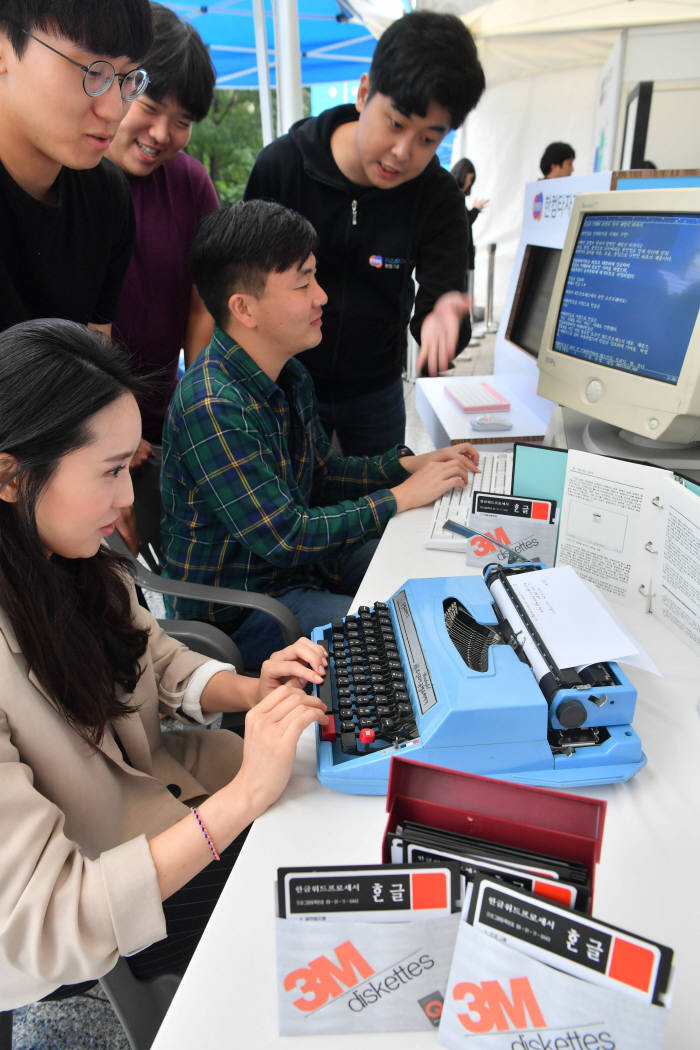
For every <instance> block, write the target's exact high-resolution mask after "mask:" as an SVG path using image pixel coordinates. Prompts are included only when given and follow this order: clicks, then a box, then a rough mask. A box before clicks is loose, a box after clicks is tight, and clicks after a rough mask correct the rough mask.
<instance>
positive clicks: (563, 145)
mask: <svg viewBox="0 0 700 1050" xmlns="http://www.w3.org/2000/svg"><path fill="white" fill-rule="evenodd" d="M575 159H576V152H575V150H574V147H573V146H570V145H569V143H568V142H550V144H549V145H548V146H547V148H546V150H545V151H544V153H543V154H542V156H541V157H540V171H541V172H542V175H543V177H544V178H545V179H561V178H564V176H566V175H573V173H574V160H575Z"/></svg>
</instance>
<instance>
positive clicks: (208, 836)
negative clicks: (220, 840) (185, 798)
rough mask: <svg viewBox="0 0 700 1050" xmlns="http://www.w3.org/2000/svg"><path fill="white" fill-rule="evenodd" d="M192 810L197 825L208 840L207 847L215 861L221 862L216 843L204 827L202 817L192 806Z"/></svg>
mask: <svg viewBox="0 0 700 1050" xmlns="http://www.w3.org/2000/svg"><path fill="white" fill-rule="evenodd" d="M190 809H191V810H192V812H193V813H194V819H195V820H196V821H197V823H198V824H199V826H200V828H201V829H202V834H203V835H204V838H205V839H206V840H207V845H208V846H209V849H210V850H211V851H212V853H213V854H214V860H221V857H220V856H219V854H218V853H217V852H216V846H215V845H214V843H213V842H212V840H211V835H210V834H209V832H208V831H207V829H206V827H205V826H204V823H203V821H202V818H201V817H200V815H199V813H198V812H197V810H196V809H195V808H194V806H190Z"/></svg>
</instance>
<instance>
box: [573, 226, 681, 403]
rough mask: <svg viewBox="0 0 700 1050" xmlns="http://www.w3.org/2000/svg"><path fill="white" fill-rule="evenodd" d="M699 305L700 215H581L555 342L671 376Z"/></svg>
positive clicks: (587, 356)
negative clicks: (582, 217)
mask: <svg viewBox="0 0 700 1050" xmlns="http://www.w3.org/2000/svg"><path fill="white" fill-rule="evenodd" d="M699 309H700V215H626V214H615V215H603V214H597V213H596V214H590V215H586V216H585V217H584V219H583V222H582V224H581V229H580V231H579V236H578V240H577V242H576V247H575V250H574V254H573V258H572V261H571V266H570V269H569V274H568V277H567V280H566V286H565V289H564V295H563V297H562V303H561V308H560V311H559V320H558V323H557V330H556V335H555V340H554V349H555V350H557V351H559V353H562V354H569V355H571V356H572V357H580V358H583V359H584V360H586V361H591V362H594V363H595V364H600V365H606V366H607V367H608V368H617V369H619V370H621V371H623V372H633V373H635V374H637V375H641V376H646V377H648V378H651V379H658V380H661V381H662V382H664V383H676V382H677V381H678V376H679V374H680V371H681V368H682V367H683V361H684V359H685V354H686V350H687V348H688V342H689V340H690V336H691V333H692V331H693V327H694V325H695V322H696V320H697V316H698V310H699Z"/></svg>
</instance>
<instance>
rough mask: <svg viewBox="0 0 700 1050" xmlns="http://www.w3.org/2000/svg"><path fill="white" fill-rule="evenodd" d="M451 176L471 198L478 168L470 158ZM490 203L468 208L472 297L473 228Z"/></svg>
mask: <svg viewBox="0 0 700 1050" xmlns="http://www.w3.org/2000/svg"><path fill="white" fill-rule="evenodd" d="M450 174H451V175H452V178H453V179H454V180H455V182H456V183H457V185H458V186H459V188H460V190H461V191H462V193H463V194H464V196H465V198H466V197H470V196H471V194H472V192H473V190H474V183H475V182H476V168H475V167H474V165H473V164H472V162H471V161H470V160H469V158H468V157H462V159H461V160H458V161H457V163H456V164H455V165H454V166H453V167H452V169H451V172H450ZM488 203H489V202H488V199H485V198H480V199H477V200H474V201H472V206H471V208H467V220H468V222H467V291H468V292H469V294H470V296H472V297H473V287H474V263H475V259H476V249H475V248H474V235H473V233H472V226H473V225H474V223H475V222H476V220H477V219H478V217H479V216H480V215H481V213H482V211H483V210H484V208H485V207H486V206H487V204H488Z"/></svg>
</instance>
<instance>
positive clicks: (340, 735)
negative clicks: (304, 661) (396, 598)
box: [319, 602, 418, 754]
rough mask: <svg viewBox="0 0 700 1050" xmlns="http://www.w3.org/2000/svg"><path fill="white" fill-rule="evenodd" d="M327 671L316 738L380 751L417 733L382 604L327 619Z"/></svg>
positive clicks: (388, 618) (347, 747)
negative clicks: (322, 720) (324, 715)
mask: <svg viewBox="0 0 700 1050" xmlns="http://www.w3.org/2000/svg"><path fill="white" fill-rule="evenodd" d="M327 648H328V654H329V671H328V673H327V674H326V678H325V681H324V683H323V686H322V687H321V688H320V689H319V696H320V698H321V699H322V700H323V701H324V703H325V704H326V706H327V708H328V713H329V714H332V716H333V717H332V719H331V722H330V724H329V725H328V726H327V727H326V728H325V729H324V730H323V731H322V739H325V740H336V739H338V740H339V741H340V746H341V748H342V750H343V751H345V752H349V753H352V754H358V753H362V754H364V753H366V752H368V751H375V750H380V749H381V748H385V747H389V746H391V745H392V744H395V743H397V742H400V741H404V740H411V739H414V738H415V737H417V736H418V729H417V727H416V722H415V718H414V714H413V707H412V705H411V700H410V697H409V694H408V689H407V687H406V679H405V678H404V672H403V668H402V665H401V661H400V659H399V650H398V648H397V645H396V638H395V636H394V628H393V626H392V623H391V616H390V614H389V609H388V606H387V605H386V604H385V603H384V602H376V603H375V605H374V607H373V609H372V610H370V609H369V607H368V606H361V607H360V609H359V610H358V614H357V615H356V616H346V617H345V619H343V620H333V622H332V623H331V635H330V639H329V641H328V642H327Z"/></svg>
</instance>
